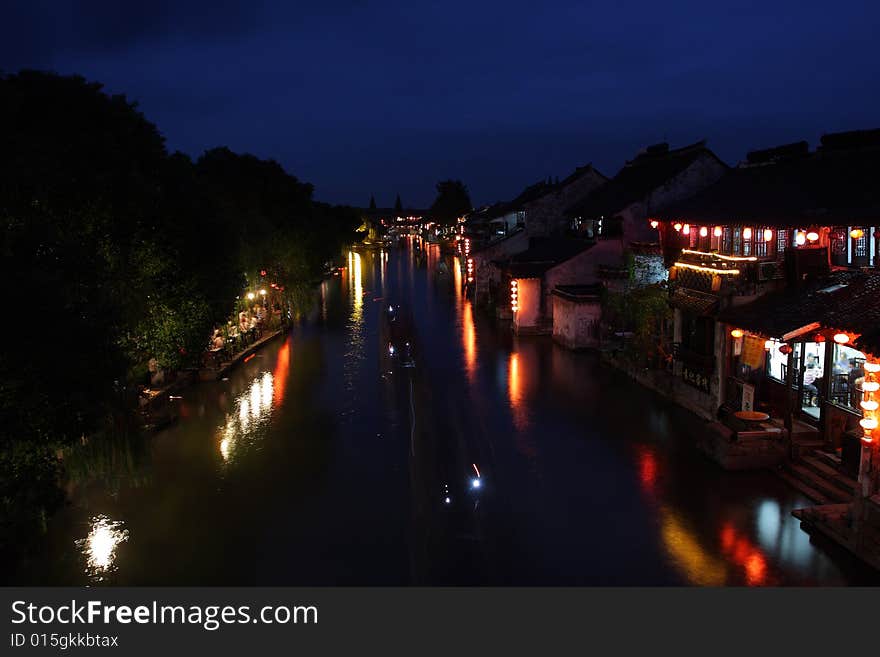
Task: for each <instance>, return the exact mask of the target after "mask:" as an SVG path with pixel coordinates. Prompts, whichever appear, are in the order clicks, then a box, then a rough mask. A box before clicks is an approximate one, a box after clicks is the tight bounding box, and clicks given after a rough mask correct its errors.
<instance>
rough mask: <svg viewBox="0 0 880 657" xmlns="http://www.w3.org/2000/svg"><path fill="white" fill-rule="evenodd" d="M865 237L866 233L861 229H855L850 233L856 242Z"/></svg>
mask: <svg viewBox="0 0 880 657" xmlns="http://www.w3.org/2000/svg"><path fill="white" fill-rule="evenodd" d="M864 235H865V231H863V230H862V229H861V228H853V229H852V230H851V231H849V236H850V237H852V238H853V239H854V240H858V239H861V238H862V237H864Z"/></svg>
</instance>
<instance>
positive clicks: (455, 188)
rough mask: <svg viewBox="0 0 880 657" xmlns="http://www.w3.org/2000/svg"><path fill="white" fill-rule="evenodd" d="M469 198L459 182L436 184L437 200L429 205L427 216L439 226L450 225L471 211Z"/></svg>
mask: <svg viewBox="0 0 880 657" xmlns="http://www.w3.org/2000/svg"><path fill="white" fill-rule="evenodd" d="M471 207H472V206H471V197H470V195H469V194H468V190H467V187H465V185H464V183H463V182H461V181H460V180H442V181H440V182H438V183H437V198H435V199H434V202H433V203H432V204H431V208H430V210H429V211H428V216H430V217H431V219H433V220H434V221H436V222H437V223H440V224H446V225H449V224H452V223H454V222H455V220H456V219H458V218H459V217H460V216H462V215H463V214H465V213H466V212H469V211H470V210H471Z"/></svg>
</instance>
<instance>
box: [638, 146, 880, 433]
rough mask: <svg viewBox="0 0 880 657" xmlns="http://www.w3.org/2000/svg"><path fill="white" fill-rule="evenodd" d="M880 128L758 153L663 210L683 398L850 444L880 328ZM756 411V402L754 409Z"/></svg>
mask: <svg viewBox="0 0 880 657" xmlns="http://www.w3.org/2000/svg"><path fill="white" fill-rule="evenodd" d="M878 158H880V131H869V132H855V133H841V134H833V135H826V136H824V137H823V138H822V140H821V145H820V146H819V147H818V148H817V149H816V150H815V151H810V150H809V148H808V145H807V144H806V142H800V143H796V144H789V145H785V146H781V147H777V148H773V149H767V150H763V151H754V152H751V153H749V155H748V157H747V159H746V161H745V162H743V163H742V164H741V165H739V166H737V167H736V168H734V169H731V170H730V171H729V172H727V173H726V174H725V175H724V176H723V177H722V178H720V179H719V180H718V181H717V182H716V183H715V184H713V185H711V186H710V187H708V188H706V189H705V190H703V191H702V192H700V193H698V194H696V195H694V196H692V197H691V198H689V199H686V200H684V201H681V202H678V203H676V204H674V205H672V206H669V207H667V208H666V209H665V210H662V211H660V212H657V213H655V214H654V215H653V218H652V219H651V220H650V223H649V225H650V226H652V227H654V228H656V229H657V230H658V232H659V236H660V239H661V242H662V245H663V252H664V256H665V258H666V261H667V264H668V265H669V279H670V289H671V296H670V303H671V305H672V306H673V308H674V338H673V340H674V370H673V371H674V375H675V377H676V378H677V379H678V380H679V381H682V382H684V383H686V384H687V385H688V387H689V389H690V391H689V392H687V393H682V394H680V395H678V401H680V402H682V403H683V404H684V405H686V406H688V407H689V408H691V409H692V410H694V411H696V412H698V413H700V414H701V415H703V416H705V417H707V418H714V417H716V416H717V415H718V413H719V409H720V410H721V412H722V413H724V412H725V410H727V411H730V412H735V411H740V410H753V409H758V410H764V411H767V413H768V414H769V415H770V416H771V417H775V418H779V419H780V420H781V421H782V422H783V423H784V424H785V426H786V429H787V430H788V431H789V432H794V433H795V434H802V435H805V436H809V435H810V434H812V435H813V437H814V438H815V440H816V441H817V442H819V443H824V444H826V445H828V446H830V447H833V448H837V449H840V448H841V445H842V441H843V437H844V436H845V434H846V432H847V431H848V430H853V429H855V428H857V427H858V421H859V417H860V416H861V409H860V402H861V394H862V391H861V390H860V388H859V386H860V381H861V380H864V371H863V364H864V362H865V360H866V357H867V354H868V353H871V352H872V351H873V350H874V349H876V348H877V346H878V345H876V344H875V343H874V342H873V340H875V339H876V337H871V336H876V333H877V328H876V327H877V326H878V325H880V297H878V296H877V291H878V288H877V286H878V284H880V276H878V271H877V270H876V267H877V265H878V239H880V232H878V229H880V193H878V186H877V185H876V181H875V180H873V177H874V176H875V175H876V174H875V172H876V166H877V162H878V161H880V160H878ZM746 407H748V409H746Z"/></svg>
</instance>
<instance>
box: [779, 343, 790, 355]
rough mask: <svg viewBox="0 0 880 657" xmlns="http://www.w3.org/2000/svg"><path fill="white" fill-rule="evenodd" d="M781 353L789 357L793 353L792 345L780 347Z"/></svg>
mask: <svg viewBox="0 0 880 657" xmlns="http://www.w3.org/2000/svg"><path fill="white" fill-rule="evenodd" d="M779 353H780V354H785V355H786V356H788V355H789V354H790V353H791V345H790V344H784V345H782V346H781V347H779Z"/></svg>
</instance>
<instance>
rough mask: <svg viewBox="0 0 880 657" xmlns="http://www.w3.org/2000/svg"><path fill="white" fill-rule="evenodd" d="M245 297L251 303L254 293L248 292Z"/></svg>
mask: <svg viewBox="0 0 880 657" xmlns="http://www.w3.org/2000/svg"><path fill="white" fill-rule="evenodd" d="M247 297H248V299H250V300H251V301H253V299H254V293H253V292H248V295H247Z"/></svg>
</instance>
